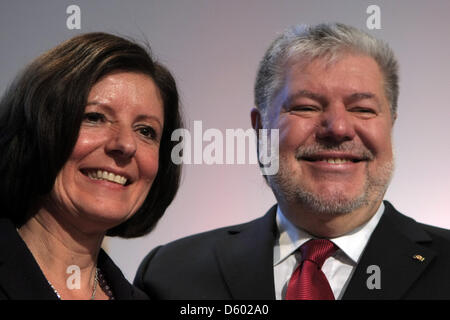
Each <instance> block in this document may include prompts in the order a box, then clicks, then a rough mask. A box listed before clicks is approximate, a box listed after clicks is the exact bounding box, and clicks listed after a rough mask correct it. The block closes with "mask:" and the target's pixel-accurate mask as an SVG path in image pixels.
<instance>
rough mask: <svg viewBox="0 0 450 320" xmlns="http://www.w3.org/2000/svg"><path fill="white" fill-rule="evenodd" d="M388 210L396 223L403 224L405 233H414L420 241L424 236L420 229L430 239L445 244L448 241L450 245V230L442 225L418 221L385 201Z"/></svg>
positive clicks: (390, 217)
mask: <svg viewBox="0 0 450 320" xmlns="http://www.w3.org/2000/svg"><path fill="white" fill-rule="evenodd" d="M385 205H386V209H387V212H388V213H389V219H390V220H391V221H392V222H393V223H394V224H395V225H396V226H401V227H402V231H403V232H405V233H409V234H410V235H411V234H414V235H415V236H416V237H417V239H418V240H419V241H418V242H422V241H420V239H421V238H422V239H423V240H426V239H424V237H423V236H420V235H419V234H418V230H420V231H423V232H424V233H423V234H426V235H427V236H428V237H429V240H437V241H442V243H443V244H445V243H447V244H448V245H449V246H450V230H449V229H445V228H442V227H438V226H435V225H430V224H426V223H423V222H420V221H416V220H415V219H413V218H411V217H409V216H406V215H404V214H403V213H400V212H399V211H397V209H395V208H394V206H393V205H392V204H391V203H389V202H387V201H385Z"/></svg>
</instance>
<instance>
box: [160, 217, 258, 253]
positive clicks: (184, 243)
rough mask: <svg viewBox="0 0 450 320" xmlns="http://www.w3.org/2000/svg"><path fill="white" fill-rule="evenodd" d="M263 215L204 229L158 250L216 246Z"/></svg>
mask: <svg viewBox="0 0 450 320" xmlns="http://www.w3.org/2000/svg"><path fill="white" fill-rule="evenodd" d="M261 219H262V217H259V218H257V219H254V220H251V221H248V222H244V223H239V224H234V225H229V226H225V227H220V228H216V229H212V230H208V231H203V232H200V233H196V234H192V235H189V236H185V237H182V238H180V239H177V240H174V241H171V242H169V243H167V244H164V245H162V246H159V247H158V248H159V249H158V251H160V252H161V251H178V250H185V249H188V250H189V249H193V250H198V248H205V247H211V246H214V244H215V243H216V242H217V241H221V240H222V239H224V238H226V237H228V236H230V235H234V234H237V233H240V232H242V231H245V230H246V229H248V228H251V227H252V225H254V224H256V223H258V221H260V220H261Z"/></svg>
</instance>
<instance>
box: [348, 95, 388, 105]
mask: <svg viewBox="0 0 450 320" xmlns="http://www.w3.org/2000/svg"><path fill="white" fill-rule="evenodd" d="M365 99H373V100H375V102H376V103H377V104H378V105H379V104H380V101H379V100H378V97H377V96H376V95H375V94H373V93H371V92H356V93H353V94H351V95H349V96H348V97H346V98H345V103H346V104H350V103H353V102H357V101H360V100H365Z"/></svg>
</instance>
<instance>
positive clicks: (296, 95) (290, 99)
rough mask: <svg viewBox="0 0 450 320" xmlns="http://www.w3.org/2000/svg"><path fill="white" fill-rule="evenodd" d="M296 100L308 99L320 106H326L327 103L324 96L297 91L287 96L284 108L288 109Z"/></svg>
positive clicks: (306, 91) (307, 91)
mask: <svg viewBox="0 0 450 320" xmlns="http://www.w3.org/2000/svg"><path fill="white" fill-rule="evenodd" d="M298 98H309V99H311V100H315V101H318V102H320V103H321V104H326V103H327V99H326V97H325V96H324V95H321V94H318V93H314V92H312V91H309V90H299V91H297V92H295V93H293V94H291V95H289V96H288V97H287V99H286V103H285V104H284V105H285V107H288V106H289V105H290V104H291V103H293V101H294V100H295V99H298Z"/></svg>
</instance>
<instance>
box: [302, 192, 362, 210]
mask: <svg viewBox="0 0 450 320" xmlns="http://www.w3.org/2000/svg"><path fill="white" fill-rule="evenodd" d="M297 202H298V203H299V204H300V206H301V207H303V208H304V209H306V210H308V211H311V212H314V213H316V214H321V215H330V216H336V215H345V214H348V213H351V212H353V211H355V210H357V209H359V208H361V207H364V206H367V205H368V201H367V197H366V194H365V193H363V194H361V195H359V196H354V197H350V196H348V195H346V194H342V193H334V194H328V195H324V194H314V193H310V192H306V191H301V192H299V193H297Z"/></svg>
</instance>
